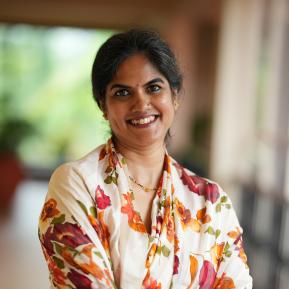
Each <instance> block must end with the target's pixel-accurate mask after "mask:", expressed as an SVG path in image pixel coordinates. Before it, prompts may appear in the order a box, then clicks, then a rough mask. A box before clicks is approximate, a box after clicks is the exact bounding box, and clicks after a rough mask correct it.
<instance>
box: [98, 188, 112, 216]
mask: <svg viewBox="0 0 289 289" xmlns="http://www.w3.org/2000/svg"><path fill="white" fill-rule="evenodd" d="M95 201H96V205H97V207H98V208H99V209H101V210H104V209H105V208H107V207H108V206H110V205H111V201H110V198H109V196H107V195H105V193H104V191H103V190H102V189H101V187H100V186H99V185H98V186H97V188H96V190H95Z"/></svg>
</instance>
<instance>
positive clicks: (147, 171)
mask: <svg viewBox="0 0 289 289" xmlns="http://www.w3.org/2000/svg"><path fill="white" fill-rule="evenodd" d="M115 146H116V149H117V150H118V151H119V152H120V153H121V154H122V155H123V156H124V158H125V160H126V163H127V166H128V170H129V173H130V175H131V177H133V178H134V179H135V180H136V181H137V182H138V183H140V184H142V185H144V186H147V187H150V188H155V187H157V185H158V182H159V179H160V177H161V175H162V171H163V163H164V157H165V145H164V144H163V145H154V146H149V147H145V148H144V147H142V148H137V147H131V146H128V145H125V144H122V143H120V142H117V141H116V142H115Z"/></svg>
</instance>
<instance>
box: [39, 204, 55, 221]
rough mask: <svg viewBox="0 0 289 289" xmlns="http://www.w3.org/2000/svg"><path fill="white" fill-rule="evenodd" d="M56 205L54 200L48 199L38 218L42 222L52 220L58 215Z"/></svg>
mask: <svg viewBox="0 0 289 289" xmlns="http://www.w3.org/2000/svg"><path fill="white" fill-rule="evenodd" d="M56 205H57V203H56V201H55V200H54V199H49V200H48V201H47V202H45V204H44V207H43V209H42V212H41V216H40V219H41V221H42V222H44V221H46V220H47V219H49V218H53V217H54V216H56V215H57V214H59V213H60V212H59V210H58V209H56Z"/></svg>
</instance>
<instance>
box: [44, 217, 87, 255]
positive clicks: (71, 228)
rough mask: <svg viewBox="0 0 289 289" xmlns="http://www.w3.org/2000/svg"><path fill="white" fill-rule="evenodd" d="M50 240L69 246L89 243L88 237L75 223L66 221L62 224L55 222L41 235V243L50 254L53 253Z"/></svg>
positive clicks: (73, 246)
mask: <svg viewBox="0 0 289 289" xmlns="http://www.w3.org/2000/svg"><path fill="white" fill-rule="evenodd" d="M51 241H56V242H59V243H62V244H63V245H65V246H68V247H71V248H76V247H78V246H79V245H83V244H88V243H91V240H90V239H89V237H88V236H87V235H86V234H84V233H83V232H82V230H81V229H80V227H79V226H78V225H77V224H71V223H68V222H66V223H64V224H55V225H54V226H53V227H52V226H51V227H49V228H48V230H47V231H46V233H45V234H44V235H43V242H42V243H43V246H44V247H45V248H46V250H47V253H48V254H49V255H50V256H51V255H53V253H54V251H53V244H52V242H51Z"/></svg>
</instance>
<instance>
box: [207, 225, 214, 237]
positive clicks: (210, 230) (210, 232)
mask: <svg viewBox="0 0 289 289" xmlns="http://www.w3.org/2000/svg"><path fill="white" fill-rule="evenodd" d="M205 233H208V234H210V235H215V234H216V233H215V230H214V228H213V227H211V226H210V227H209V228H208V229H207V230H206V231H205Z"/></svg>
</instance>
